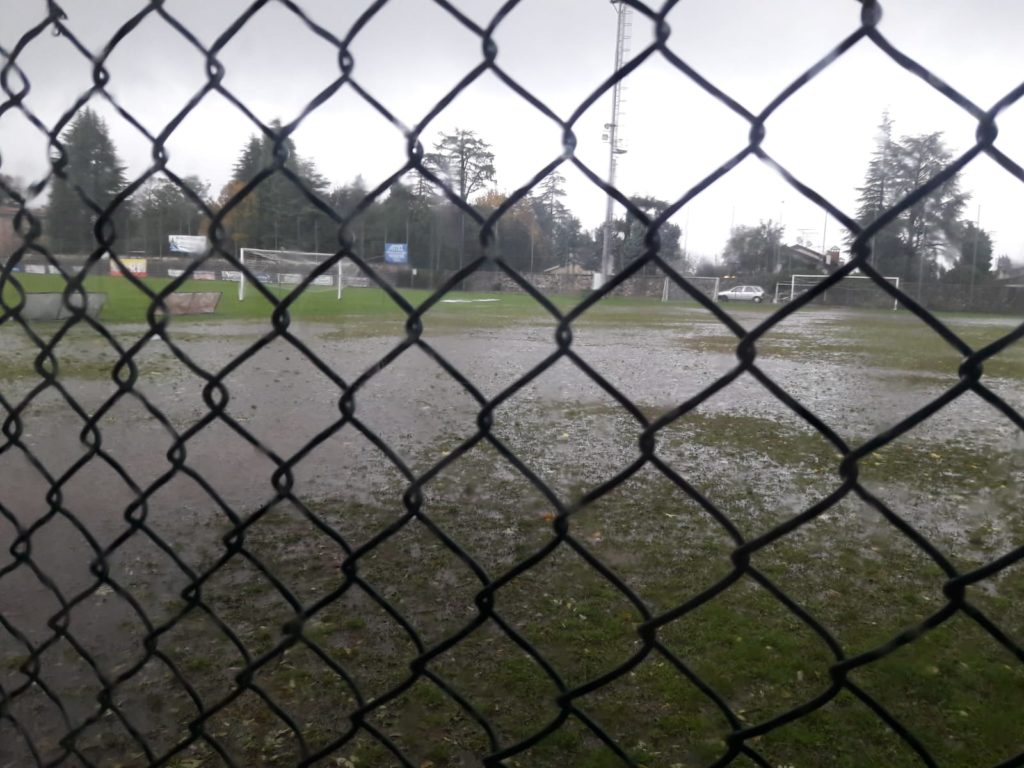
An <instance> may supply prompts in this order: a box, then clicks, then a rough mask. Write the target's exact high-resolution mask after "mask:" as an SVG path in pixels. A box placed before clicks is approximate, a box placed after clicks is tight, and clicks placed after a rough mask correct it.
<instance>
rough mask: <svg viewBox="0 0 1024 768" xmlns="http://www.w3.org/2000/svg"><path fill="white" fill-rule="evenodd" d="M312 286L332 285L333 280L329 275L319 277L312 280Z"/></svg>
mask: <svg viewBox="0 0 1024 768" xmlns="http://www.w3.org/2000/svg"><path fill="white" fill-rule="evenodd" d="M313 285H334V278H333V277H331V276H330V275H320V277H314V278H313Z"/></svg>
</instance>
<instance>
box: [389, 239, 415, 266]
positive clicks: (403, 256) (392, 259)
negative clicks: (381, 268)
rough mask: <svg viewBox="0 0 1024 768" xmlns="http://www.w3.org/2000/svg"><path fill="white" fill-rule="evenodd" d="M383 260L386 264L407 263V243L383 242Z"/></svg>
mask: <svg viewBox="0 0 1024 768" xmlns="http://www.w3.org/2000/svg"><path fill="white" fill-rule="evenodd" d="M384 261H386V262H387V263H388V264H408V263H409V244H408V243H384Z"/></svg>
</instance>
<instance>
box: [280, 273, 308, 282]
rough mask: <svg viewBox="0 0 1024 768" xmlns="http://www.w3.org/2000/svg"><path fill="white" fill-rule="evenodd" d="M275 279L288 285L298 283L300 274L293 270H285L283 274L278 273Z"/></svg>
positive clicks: (300, 280) (300, 277)
mask: <svg viewBox="0 0 1024 768" xmlns="http://www.w3.org/2000/svg"><path fill="white" fill-rule="evenodd" d="M277 279H278V280H279V281H280V282H282V283H286V284H288V285H298V284H299V283H301V282H302V275H298V274H295V273H294V272H285V273H284V274H283V275H278V276H277Z"/></svg>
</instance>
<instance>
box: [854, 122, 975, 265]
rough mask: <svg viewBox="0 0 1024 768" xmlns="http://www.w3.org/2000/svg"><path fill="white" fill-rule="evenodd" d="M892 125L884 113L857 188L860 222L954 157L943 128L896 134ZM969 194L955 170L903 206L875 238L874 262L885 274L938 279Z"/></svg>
mask: <svg viewBox="0 0 1024 768" xmlns="http://www.w3.org/2000/svg"><path fill="white" fill-rule="evenodd" d="M892 125H893V123H892V120H891V119H890V118H889V115H888V114H884V115H883V117H882V123H881V125H880V126H879V135H878V138H877V141H876V148H875V152H874V153H873V154H872V156H871V160H870V161H869V162H868V168H867V171H866V173H865V175H864V185H863V186H861V187H858V189H857V192H858V198H857V203H858V206H857V221H858V223H859V224H861V225H862V226H867V225H869V224H870V223H871V222H873V221H874V220H875V219H876V218H878V216H880V215H881V214H882V213H883V212H885V211H886V210H888V209H889V208H890V207H891V206H892V205H894V204H896V203H897V202H899V201H900V200H902V199H903V198H905V197H906V196H907V195H909V194H911V193H912V192H913V191H914V190H916V189H918V188H920V187H921V186H923V185H924V184H926V183H927V182H928V181H929V180H930V179H931V178H933V177H934V176H935V175H936V174H938V173H939V172H941V171H942V170H943V169H944V168H945V167H946V166H947V165H948V164H949V163H950V162H951V161H952V159H953V154H952V152H950V150H949V149H948V148H947V147H946V145H945V143H944V141H943V139H942V134H941V133H930V134H922V135H920V136H903V137H901V138H900V139H899V140H893V138H892ZM969 197H970V196H969V195H968V194H966V193H964V192H962V191H961V189H960V181H959V178H958V177H955V176H954V177H953V178H952V179H950V180H949V181H947V182H946V183H945V184H943V185H942V186H940V187H939V188H938V189H936V190H935V191H934V192H932V193H931V194H930V195H927V196H925V197H924V198H923V199H921V200H919V201H918V202H917V203H915V204H914V205H913V206H911V207H910V208H909V209H908V210H906V211H903V212H902V213H901V214H900V216H899V217H898V218H897V219H896V220H895V221H894V222H892V223H891V224H889V225H888V226H887V227H885V228H884V229H883V230H882V231H880V232H879V233H878V234H877V235H876V236H875V237H874V238H873V241H872V255H871V263H872V264H873V266H874V267H875V268H876V269H878V270H879V271H880V272H882V274H884V275H895V276H898V277H901V278H903V279H905V280H910V281H915V282H916V281H920V280H925V279H935V278H936V277H937V276H938V275H939V274H940V273H941V257H942V256H943V255H947V254H948V253H949V252H950V251H951V250H954V247H953V246H954V242H953V241H954V240H955V238H956V235H957V232H958V231H959V229H960V228H961V222H960V215H961V213H962V211H963V209H964V205H965V204H966V202H967V200H968V199H969Z"/></svg>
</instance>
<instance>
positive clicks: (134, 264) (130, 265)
mask: <svg viewBox="0 0 1024 768" xmlns="http://www.w3.org/2000/svg"><path fill="white" fill-rule="evenodd" d="M121 264H124V268H125V269H126V270H127V271H128V272H131V273H132V274H133V275H135V277H145V276H146V275H147V272H146V260H145V259H121ZM110 274H111V276H112V277H123V276H124V273H123V272H122V271H121V266H120V265H119V264H118V263H117V262H116V261H114V259H111V260H110Z"/></svg>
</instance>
